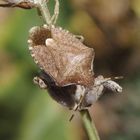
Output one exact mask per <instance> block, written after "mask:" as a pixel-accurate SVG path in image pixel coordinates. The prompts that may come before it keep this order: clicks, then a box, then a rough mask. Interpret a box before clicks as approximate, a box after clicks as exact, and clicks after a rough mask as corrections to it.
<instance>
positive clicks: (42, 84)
mask: <svg viewBox="0 0 140 140" xmlns="http://www.w3.org/2000/svg"><path fill="white" fill-rule="evenodd" d="M33 82H34V83H35V84H36V85H38V86H39V87H40V88H41V89H47V85H46V83H45V82H44V81H43V80H42V79H41V78H40V77H38V76H36V77H34V79H33Z"/></svg>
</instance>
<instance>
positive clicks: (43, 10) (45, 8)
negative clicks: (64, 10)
mask: <svg viewBox="0 0 140 140" xmlns="http://www.w3.org/2000/svg"><path fill="white" fill-rule="evenodd" d="M38 4H39V5H38V8H39V10H40V12H41V15H42V17H43V19H44V20H45V22H46V24H48V25H49V24H50V21H51V15H50V12H49V9H48V6H47V3H46V1H45V0H38Z"/></svg>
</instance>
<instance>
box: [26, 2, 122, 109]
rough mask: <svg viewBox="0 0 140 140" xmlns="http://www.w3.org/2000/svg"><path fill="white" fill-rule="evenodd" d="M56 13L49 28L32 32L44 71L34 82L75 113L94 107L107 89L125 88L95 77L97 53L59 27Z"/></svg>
mask: <svg viewBox="0 0 140 140" xmlns="http://www.w3.org/2000/svg"><path fill="white" fill-rule="evenodd" d="M58 6H59V4H58V0H56V6H55V13H54V16H53V17H52V18H51V22H50V21H49V22H48V24H47V25H43V26H40V27H39V26H36V27H33V28H32V29H31V30H30V32H29V39H28V44H29V50H30V52H31V56H32V57H33V58H34V61H35V63H36V64H37V65H38V66H39V68H40V69H41V70H42V72H41V73H40V75H39V76H38V77H35V78H34V82H35V83H36V84H38V85H39V86H40V87H41V88H43V89H48V92H49V94H50V95H51V96H52V98H53V99H55V100H56V101H57V102H58V103H60V104H62V105H64V106H67V107H69V108H70V109H73V110H77V109H78V110H81V109H85V108H86V107H89V106H91V105H92V104H93V103H94V102H95V101H96V100H97V99H98V98H99V97H100V95H101V94H102V92H103V89H104V88H105V87H106V88H108V89H111V90H113V91H115V92H122V88H121V87H120V86H119V85H118V84H117V83H116V82H114V81H112V80H111V79H110V78H104V77H103V76H98V77H97V78H95V77H94V72H93V59H94V55H95V54H94V50H93V49H92V48H89V47H87V46H85V45H84V44H83V37H79V36H76V35H73V34H72V33H70V32H69V31H67V30H64V29H62V28H61V27H56V26H55V22H56V19H57V15H58V9H59V8H58Z"/></svg>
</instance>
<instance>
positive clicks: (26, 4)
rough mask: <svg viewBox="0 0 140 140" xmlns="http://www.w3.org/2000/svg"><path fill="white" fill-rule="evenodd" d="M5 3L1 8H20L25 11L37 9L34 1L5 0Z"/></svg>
mask: <svg viewBox="0 0 140 140" xmlns="http://www.w3.org/2000/svg"><path fill="white" fill-rule="evenodd" d="M3 1H4V3H2V4H0V7H20V8H24V9H31V8H33V7H35V3H34V1H33V0H3Z"/></svg>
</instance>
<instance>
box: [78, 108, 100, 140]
mask: <svg viewBox="0 0 140 140" xmlns="http://www.w3.org/2000/svg"><path fill="white" fill-rule="evenodd" d="M80 114H81V116H82V120H83V124H84V127H85V130H86V132H87V134H88V137H89V140H100V138H99V135H98V132H97V129H96V127H95V124H94V122H93V121H92V119H91V117H90V114H89V112H88V110H82V111H80Z"/></svg>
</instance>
